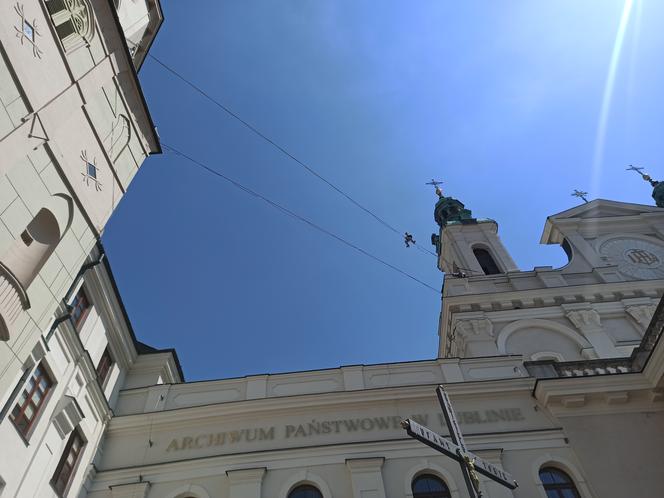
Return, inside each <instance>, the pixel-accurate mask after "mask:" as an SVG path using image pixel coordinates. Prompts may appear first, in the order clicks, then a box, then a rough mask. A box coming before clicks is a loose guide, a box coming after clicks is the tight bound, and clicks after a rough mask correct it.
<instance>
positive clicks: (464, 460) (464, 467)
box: [401, 386, 518, 498]
mask: <svg viewBox="0 0 664 498" xmlns="http://www.w3.org/2000/svg"><path fill="white" fill-rule="evenodd" d="M436 394H437V395H438V402H439V403H440V407H441V409H442V410H443V415H444V416H445V422H446V424H447V429H448V430H449V431H450V439H451V441H450V440H449V439H447V438H444V437H442V436H441V435H439V434H437V433H435V432H433V431H432V430H430V429H428V428H426V427H424V426H423V425H420V424H418V423H417V422H415V421H414V420H411V419H406V420H404V421H402V422H401V426H402V427H403V428H404V429H406V432H407V433H408V435H409V436H410V437H412V438H415V439H417V440H418V441H420V442H422V443H424V444H426V445H427V446H429V447H431V448H433V449H434V450H436V451H439V452H440V453H443V454H444V455H447V456H448V457H450V458H453V459H454V460H456V461H457V462H458V463H459V465H460V467H461V473H462V474H463V479H464V481H466V486H467V487H468V494H469V495H470V498H482V491H480V478H479V476H478V475H477V474H478V472H479V473H480V474H482V475H484V476H486V477H488V478H489V479H492V480H494V481H496V482H497V483H498V484H502V485H503V486H505V487H507V488H509V489H515V488H516V487H517V486H518V484H517V482H516V481H515V480H514V479H513V478H512V476H511V475H509V474H508V473H507V472H505V471H504V470H502V469H499V468H498V467H496V466H495V465H493V464H491V463H489V462H487V461H486V460H482V459H481V458H480V457H478V456H477V455H475V454H473V453H471V452H470V451H468V449H467V448H466V443H465V442H464V440H463V435H462V434H461V429H460V428H459V423H458V422H457V419H456V415H455V414H454V409H453V408H452V403H451V402H450V398H449V396H448V395H447V392H445V388H444V387H443V386H438V388H437V389H436Z"/></svg>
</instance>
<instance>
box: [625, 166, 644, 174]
mask: <svg viewBox="0 0 664 498" xmlns="http://www.w3.org/2000/svg"><path fill="white" fill-rule="evenodd" d="M643 169H644V168H643V167H636V166H632V165H631V164H630V165H629V168H627V171H636V172H637V173H638V174H639V175H641V176H643V173H641V172H642V171H643Z"/></svg>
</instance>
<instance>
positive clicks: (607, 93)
mask: <svg viewBox="0 0 664 498" xmlns="http://www.w3.org/2000/svg"><path fill="white" fill-rule="evenodd" d="M636 1H637V2H639V3H640V1H641V0H636ZM634 3H635V2H634V0H625V5H624V7H623V11H622V15H621V16H620V24H619V25H618V31H617V33H616V41H615V42H614V44H613V51H612V53H611V62H610V63H609V71H608V73H607V76H606V83H605V84H604V94H603V96H602V107H601V110H600V114H599V121H598V124H597V135H596V138H595V152H594V155H593V167H592V177H591V182H590V184H591V187H590V192H591V196H592V197H597V195H598V191H599V183H600V174H601V171H602V166H603V162H604V145H605V141H606V129H607V125H608V120H609V113H610V111H611V101H612V97H613V87H614V85H615V81H616V73H617V70H618V63H619V62H620V54H621V52H622V48H623V45H624V42H625V33H626V32H627V26H628V24H629V19H630V16H631V14H632V7H633V6H634Z"/></svg>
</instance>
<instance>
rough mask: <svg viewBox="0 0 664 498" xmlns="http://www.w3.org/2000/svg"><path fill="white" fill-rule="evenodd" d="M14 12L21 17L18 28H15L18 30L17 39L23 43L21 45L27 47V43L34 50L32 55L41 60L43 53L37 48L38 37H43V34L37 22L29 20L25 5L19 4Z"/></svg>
mask: <svg viewBox="0 0 664 498" xmlns="http://www.w3.org/2000/svg"><path fill="white" fill-rule="evenodd" d="M14 10H15V11H16V14H18V17H19V23H18V26H14V29H15V30H16V37H17V38H18V39H19V40H20V41H21V45H25V44H26V42H27V44H28V45H29V46H30V47H31V48H32V55H33V56H35V57H37V58H38V59H41V56H42V54H43V52H42V50H41V49H40V48H39V47H38V46H37V37H38V36H41V33H40V32H39V30H38V29H37V20H36V19H32V21H29V20H28V18H27V17H25V11H24V9H23V5H21V4H19V3H18V2H17V3H16V5H15V6H14Z"/></svg>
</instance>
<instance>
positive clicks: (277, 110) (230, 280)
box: [103, 0, 664, 380]
mask: <svg viewBox="0 0 664 498" xmlns="http://www.w3.org/2000/svg"><path fill="white" fill-rule="evenodd" d="M624 6H625V2H624V0H597V1H590V0H586V1H578V0H573V1H567V0H558V1H555V2H553V1H549V2H545V1H532V0H530V1H517V0H511V1H504V2H490V1H488V0H485V1H479V0H472V1H471V0H468V1H465V2H451V1H441V0H432V1H425V0H420V1H417V2H406V1H403V0H402V1H378V0H373V1H362V0H343V1H341V0H337V1H313V0H308V1H305V0H297V1H296V0H291V1H283V2H268V1H240V0H237V1H218V0H210V1H203V0H198V1H196V2H175V1H164V2H163V8H164V13H165V17H166V20H165V23H164V25H163V27H162V29H161V31H160V33H159V36H158V38H157V40H156V42H155V44H154V45H153V47H152V53H153V54H154V55H155V56H156V57H158V58H160V59H161V60H163V61H164V62H165V63H167V64H169V65H170V66H171V67H173V68H175V69H176V70H177V71H179V72H180V73H181V74H183V75H185V76H186V77H187V78H189V79H190V80H192V81H193V82H195V83H196V84H198V85H200V86H201V87H203V88H204V89H205V90H206V91H208V92H209V93H210V94H211V95H213V96H214V97H215V98H216V99H218V100H219V101H221V102H223V103H224V104H226V105H227V106H229V107H230V108H231V109H233V110H234V111H235V112H237V113H238V114H239V115H240V116H242V117H243V118H244V119H246V120H247V121H249V122H251V123H252V124H253V125H254V126H256V127H257V128H259V129H260V130H261V131H263V132H264V133H265V134H266V135H268V136H270V137H271V138H272V139H273V140H275V141H276V142H277V143H279V144H280V145H282V146H283V147H285V148H286V149H288V150H289V151H290V152H291V153H293V154H294V155H295V156H297V157H298V158H300V159H301V160H303V161H304V162H306V163H307V164H309V165H310V166H312V167H313V168H315V169H316V170H317V171H318V172H319V173H321V174H322V175H323V176H325V177H326V178H328V179H329V180H330V181H332V182H334V183H335V184H336V185H338V186H340V187H341V188H342V189H344V190H345V191H346V192H348V193H349V194H350V195H351V196H353V197H354V198H356V199H357V200H358V201H360V202H361V203H363V204H364V205H366V206H367V207H369V208H370V209H371V210H373V211H374V212H375V213H377V214H378V215H379V216H381V217H383V218H384V219H385V220H387V221H388V222H389V223H390V224H392V225H393V226H395V227H397V228H398V229H399V230H408V231H409V232H411V233H413V234H414V235H415V238H416V239H417V240H418V241H419V242H420V243H422V245H424V246H425V247H429V246H428V240H429V237H430V234H431V233H432V232H435V231H436V228H437V226H436V225H435V223H434V221H433V207H434V203H435V200H436V198H435V196H434V195H433V192H432V191H431V190H430V188H429V187H427V186H425V185H424V183H425V182H427V181H429V179H431V178H432V177H435V178H436V179H442V180H444V181H445V182H446V183H445V188H444V190H445V191H446V193H447V194H448V195H453V196H455V197H457V198H459V199H460V200H462V201H463V202H464V203H465V204H466V206H467V207H468V208H470V209H472V210H473V213H474V215H476V216H478V217H490V218H493V219H495V220H497V221H498V223H499V226H500V235H501V238H502V240H503V241H504V243H505V244H506V246H507V248H508V249H509V250H510V252H511V254H512V256H513V257H514V259H515V260H516V262H517V263H518V264H519V266H520V267H521V269H523V270H528V269H532V268H533V267H534V266H542V265H553V266H558V265H561V264H563V263H564V254H563V251H562V250H561V249H560V248H559V247H550V246H540V245H539V244H538V241H539V237H540V235H541V231H542V228H543V225H544V221H545V219H546V217H547V216H548V215H550V214H554V213H556V212H559V211H563V210H565V209H568V208H570V207H572V206H574V205H575V204H576V199H574V198H573V197H571V196H570V192H571V191H572V190H573V189H574V188H579V189H582V190H588V191H590V192H591V193H590V197H592V198H595V197H602V198H609V199H615V200H621V201H628V202H640V203H646V204H650V203H651V202H652V201H651V199H650V190H649V188H648V185H647V184H645V183H644V182H643V181H642V180H640V179H639V178H638V177H637V176H636V175H633V174H630V173H628V172H626V171H625V167H626V166H627V165H629V164H638V165H643V166H646V167H647V170H648V171H649V172H650V173H651V174H652V175H653V176H654V177H659V178H664V160H663V159H662V158H664V140H663V139H662V130H663V129H664V126H663V125H664V97H663V95H662V88H664V67H663V65H662V64H661V50H662V47H664V30H662V29H661V22H660V20H661V19H662V18H663V17H664V3H662V2H660V1H659V0H641V1H639V0H636V1H635V2H634V4H633V7H632V9H631V11H630V13H631V15H630V17H629V19H628V21H629V22H628V23H627V24H626V29H625V36H624V41H623V43H622V44H621V45H620V48H621V50H620V51H619V52H614V46H615V42H616V35H617V31H618V27H619V24H620V19H621V15H622V13H623V12H624ZM614 53H619V55H620V57H614V60H615V63H614V66H615V79H613V80H612V81H613V85H609V89H612V91H611V92H609V93H608V94H607V91H606V89H607V75H608V72H609V69H610V66H611V60H612V54H614ZM140 77H141V81H142V84H143V89H144V92H145V94H146V98H147V101H148V104H149V105H150V109H151V112H152V115H153V118H154V120H155V122H156V124H157V127H158V129H159V134H160V136H161V138H162V140H163V141H164V142H165V143H167V144H169V145H171V146H174V147H177V148H178V149H180V150H182V151H183V152H186V153H187V154H190V155H192V156H194V157H195V158H197V159H199V160H200V161H202V162H205V163H206V164H208V165H209V166H210V167H213V168H215V169H218V170H219V171H221V172H223V173H224V174H226V175H228V176H231V177H233V178H234V179H236V180H238V181H240V182H242V183H243V184H245V185H247V186H248V187H251V188H252V189H255V190H257V191H259V192H261V193H262V194H264V195H267V196H268V197H270V198H271V199H273V200H275V201H277V202H279V203H281V204H283V205H285V206H287V207H288V208H289V209H292V210H293V211H296V212H297V213H299V214H301V215H303V216H306V217H308V218H310V219H311V220H313V221H315V222H316V223H318V224H320V225H322V226H324V227H325V228H327V229H329V230H331V231H333V232H335V233H337V234H338V235H340V236H342V237H344V238H346V239H347V240H349V241H352V242H353V243H355V244H357V245H358V246H360V247H362V248H363V249H365V250H367V251H369V252H371V253H373V254H375V255H376V256H378V257H380V258H383V259H385V260H386V261H389V262H390V263H392V264H394V265H396V266H398V267H400V268H403V269H404V270H405V271H408V272H410V273H412V274H413V275H415V276H416V277H417V278H419V279H421V280H423V281H425V282H427V283H428V284H429V285H431V286H433V287H436V288H439V287H440V285H441V283H442V274H441V273H440V272H439V271H438V270H437V268H436V265H435V260H434V258H433V257H432V256H427V255H425V254H423V253H422V252H420V251H417V250H413V249H406V248H405V247H404V245H403V243H402V241H401V239H400V238H399V236H398V235H396V234H394V233H392V232H390V231H389V230H387V229H385V227H383V226H382V225H380V224H379V223H377V222H376V221H375V220H374V219H372V218H371V217H370V216H368V215H367V214H366V213H364V212H362V211H360V210H359V209H357V208H356V207H355V206H353V205H352V204H351V203H349V202H348V201H347V200H346V199H344V198H343V197H341V196H340V195H339V194H338V193H336V192H334V191H333V190H332V189H330V188H329V187H328V186H326V185H325V184H324V183H322V182H321V181H319V180H317V179H316V178H314V177H313V176H312V175H310V174H309V173H307V172H306V171H305V170H304V169H303V168H302V167H300V166H299V165H297V164H296V163H294V162H293V161H292V160H290V159H288V158H287V157H285V156H284V155H283V154H282V153H280V152H279V151H277V150H275V149H274V147H272V146H271V145H269V144H267V143H266V142H265V141H263V140H261V139H260V138H258V137H257V136H256V135H254V134H252V133H251V132H249V131H248V130H247V129H246V128H245V127H243V126H242V125H241V124H239V123H238V122H237V121H235V120H234V119H232V118H230V117H229V116H228V115H227V114H225V113H223V112H222V111H221V110H220V109H218V108H217V107H215V106H213V105H211V104H210V102H209V101H207V100H205V99H203V98H202V97H201V96H200V95H198V94H196V93H195V92H193V91H192V90H191V89H190V88H188V87H187V86H186V85H184V84H183V83H182V82H181V81H178V80H177V79H175V78H174V77H173V76H172V75H170V74H169V73H167V72H166V71H165V70H164V69H163V68H162V67H160V66H159V65H157V64H156V63H155V62H154V61H152V60H150V59H148V60H147V61H146V63H145V65H144V67H143V69H142V70H141V74H140ZM605 94H606V95H607V97H605ZM603 101H606V102H607V103H608V104H609V105H607V106H606V108H605V111H604V115H605V116H606V118H605V123H606V126H605V133H603V134H602V135H601V137H600V138H602V140H601V141H600V143H603V144H604V147H602V148H601V154H599V155H598V153H597V152H596V150H597V147H596V144H597V143H598V127H599V125H600V123H599V121H600V116H601V115H602V103H603ZM594 171H595V173H594ZM103 242H104V244H105V246H106V248H107V252H108V254H109V259H110V261H111V263H112V265H113V269H114V273H115V276H116V279H117V281H118V285H119V287H120V291H121V293H122V297H123V299H124V302H125V305H126V307H127V310H128V313H129V315H130V318H131V319H132V323H133V325H134V328H135V330H136V333H137V335H138V336H139V338H140V339H141V340H143V341H145V342H147V343H148V344H151V345H154V346H156V347H175V348H176V349H177V350H178V352H179V355H180V358H181V360H182V363H183V367H184V370H185V374H186V376H187V378H188V379H191V380H196V379H204V378H220V377H231V376H241V375H247V374H256V373H266V372H280V371H293V370H305V369H315V368H327V367H335V366H339V365H344V364H358V363H377V362H389V361H405V360H415V359H424V358H433V357H435V355H436V352H437V322H438V314H439V311H440V296H439V295H436V294H435V293H434V292H432V291H431V290H430V289H427V288H425V287H423V286H420V285H419V284H417V283H416V282H413V281H411V280H409V279H407V278H405V277H403V276H402V275H400V274H398V273H396V272H393V271H391V270H389V269H387V268H385V267H384V266H382V265H380V264H379V263H376V262H375V261H372V260H371V259H368V258H366V257H365V256H362V255H361V254H358V253H357V252H355V251H353V250H352V249H349V248H348V247H346V246H344V245H342V244H341V243H339V242H338V241H335V240H333V239H330V238H329V237H327V236H325V235H323V234H321V233H319V232H316V231H314V230H312V229H310V228H309V227H307V226H306V225H304V224H303V223H301V222H299V221H296V220H294V219H292V218H290V217H287V216H284V215H283V214H281V213H279V212H277V211H276V210H274V209H273V208H271V207H269V206H268V205H267V204H265V203H263V202H262V201H259V200H257V199H255V198H253V197H251V196H248V195H247V194H246V193H243V192H241V191H239V190H237V189H235V188H234V187H232V186H230V185H228V184H227V183H225V182H223V181H222V180H221V179H219V178H216V177H214V176H212V175H210V174H208V173H205V172H204V171H202V170H201V169H199V168H197V167H195V166H194V165H192V164H190V163H188V162H186V161H184V160H183V159H182V158H180V157H178V156H176V155H174V154H172V153H165V154H163V155H160V156H155V157H152V158H150V159H148V160H147V161H146V162H145V163H144V165H143V168H142V169H141V171H140V173H139V174H138V175H137V176H136V178H135V180H134V181H133V183H132V185H131V186H130V189H129V191H128V194H127V195H126V196H125V198H124V199H123V201H122V202H121V204H120V206H119V208H118V209H117V211H116V213H115V214H114V216H113V218H112V219H111V222H110V223H109V224H108V226H107V228H106V232H105V234H104V236H103Z"/></svg>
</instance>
